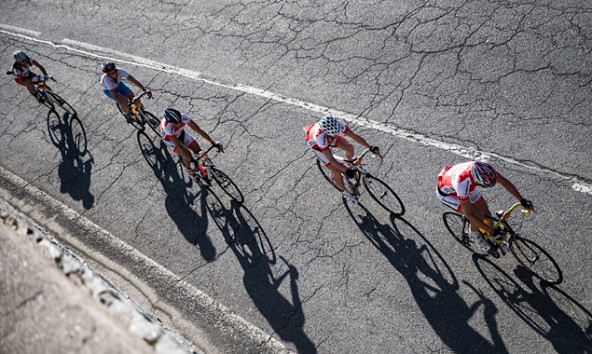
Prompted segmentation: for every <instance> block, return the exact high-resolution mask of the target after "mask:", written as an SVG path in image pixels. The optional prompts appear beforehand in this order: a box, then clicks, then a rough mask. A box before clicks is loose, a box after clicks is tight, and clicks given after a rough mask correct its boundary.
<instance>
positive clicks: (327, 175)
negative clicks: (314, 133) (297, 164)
mask: <svg viewBox="0 0 592 354" xmlns="http://www.w3.org/2000/svg"><path fill="white" fill-rule="evenodd" d="M317 167H318V168H319V171H321V174H322V175H323V177H325V179H326V180H327V182H329V183H331V185H332V186H333V187H335V189H337V190H338V191H340V189H339V188H337V185H336V184H335V182H333V175H332V173H331V171H330V170H329V169H328V168H326V167H324V166H323V165H322V164H321V160H319V159H317Z"/></svg>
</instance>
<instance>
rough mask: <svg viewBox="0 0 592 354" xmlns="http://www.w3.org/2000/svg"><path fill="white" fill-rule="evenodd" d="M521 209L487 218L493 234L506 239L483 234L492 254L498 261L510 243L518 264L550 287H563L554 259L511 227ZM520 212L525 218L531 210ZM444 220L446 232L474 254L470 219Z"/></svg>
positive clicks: (457, 216)
mask: <svg viewBox="0 0 592 354" xmlns="http://www.w3.org/2000/svg"><path fill="white" fill-rule="evenodd" d="M521 206H522V205H521V204H520V203H516V204H514V205H512V206H511V207H510V208H509V209H508V210H506V211H504V210H500V211H498V212H496V216H495V217H494V216H487V217H486V218H487V219H489V220H491V221H492V222H493V223H494V226H493V228H494V230H499V232H500V235H504V236H505V237H499V238H496V237H494V236H492V235H490V234H488V233H484V232H482V234H483V235H484V237H485V239H486V240H487V242H489V244H490V245H491V250H490V251H489V254H491V255H492V256H494V257H495V258H499V257H500V255H499V253H498V250H499V249H500V246H501V245H502V244H503V243H504V242H507V245H508V246H509V250H510V252H511V253H512V255H513V256H514V258H516V260H517V261H518V263H520V264H521V265H522V266H523V267H524V268H526V269H527V270H528V271H529V272H530V273H532V274H533V275H534V276H535V277H537V278H539V279H540V280H542V281H543V282H545V283H547V284H551V285H557V284H560V283H561V282H562V281H563V272H562V271H561V269H560V268H559V265H558V264H557V262H556V261H555V259H553V257H551V255H550V254H549V253H548V252H547V251H545V250H544V249H543V248H542V247H541V246H539V245H538V244H537V243H536V242H534V241H532V240H529V239H527V238H524V237H522V236H521V235H520V234H519V233H518V232H516V231H514V230H513V229H512V228H511V227H510V225H509V224H508V221H507V220H508V219H509V218H510V216H511V214H512V212H513V211H514V210H516V209H517V208H518V207H521ZM521 212H522V213H523V214H528V213H529V212H530V210H528V209H524V208H523V209H522V210H521ZM442 219H443V221H444V225H446V228H447V229H448V231H449V232H450V234H451V235H452V236H453V237H454V239H455V240H456V241H458V242H459V243H460V244H461V245H463V246H464V247H465V248H467V249H468V250H470V251H472V252H474V250H473V248H472V247H471V246H472V244H473V242H472V241H471V240H470V238H469V234H470V230H469V221H468V220H467V218H466V217H465V216H464V215H462V214H459V213H456V212H452V211H449V212H445V213H444V214H443V215H442ZM502 254H504V255H505V254H506V253H505V252H502Z"/></svg>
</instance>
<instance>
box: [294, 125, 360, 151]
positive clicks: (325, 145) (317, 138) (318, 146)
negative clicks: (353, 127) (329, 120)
mask: <svg viewBox="0 0 592 354" xmlns="http://www.w3.org/2000/svg"><path fill="white" fill-rule="evenodd" d="M343 126H344V128H343V131H341V132H340V133H339V134H346V133H347V132H349V126H348V125H347V124H345V123H344V124H343ZM304 133H305V134H306V145H308V147H309V148H311V149H314V150H319V151H327V150H328V149H329V148H330V147H331V146H332V144H333V143H334V142H335V140H337V138H339V136H340V135H337V136H335V137H330V136H328V135H327V134H325V133H323V131H322V130H321V125H320V124H319V123H316V124H313V125H309V126H307V127H304Z"/></svg>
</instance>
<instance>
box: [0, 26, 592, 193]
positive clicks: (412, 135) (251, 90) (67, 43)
mask: <svg viewBox="0 0 592 354" xmlns="http://www.w3.org/2000/svg"><path fill="white" fill-rule="evenodd" d="M4 27H10V28H12V29H14V30H15V31H17V32H23V33H25V32H27V31H29V30H26V29H19V28H17V27H13V26H7V25H2V24H0V28H4ZM0 32H2V33H6V34H9V35H15V36H18V37H22V38H25V39H28V40H30V41H35V42H39V43H44V44H49V45H51V46H53V47H60V48H64V49H67V50H71V51H74V52H77V53H81V54H85V55H88V56H90V57H95V58H102V59H107V60H113V61H118V62H122V63H127V64H132V65H136V66H142V67H146V68H150V69H153V70H157V71H161V72H166V73H171V74H176V75H179V76H182V77H185V78H189V79H193V80H196V81H201V82H204V83H206V84H209V85H213V86H220V87H223V88H226V89H229V90H234V91H240V92H244V93H247V94H251V95H255V96H259V97H263V98H266V99H269V100H273V101H276V102H281V103H284V104H287V105H291V106H295V107H299V108H303V109H306V110H310V111H313V112H317V113H321V114H332V115H335V116H338V117H340V118H343V119H344V120H347V121H349V122H354V123H355V124H357V125H359V126H362V127H366V128H371V129H375V130H379V131H381V132H384V133H386V134H390V135H392V136H396V137H398V138H402V139H406V140H410V141H414V142H417V143H420V144H422V145H426V146H431V147H435V148H438V149H441V150H445V151H449V152H451V153H453V154H456V155H459V156H462V157H465V158H469V159H477V158H479V159H483V160H487V159H490V158H492V157H493V158H496V159H499V160H503V161H505V162H508V163H511V164H513V165H517V166H520V167H522V168H526V169H529V170H532V171H536V172H539V173H544V174H547V175H552V176H553V177H555V178H559V179H560V180H563V181H566V182H569V183H571V184H572V186H571V187H572V189H573V190H575V191H578V192H581V193H586V194H589V195H592V185H590V184H587V183H586V182H583V181H581V180H579V179H578V178H575V177H572V176H567V175H563V174H561V173H558V172H556V171H552V170H550V169H546V168H541V167H538V166H532V165H528V164H525V163H523V162H520V161H518V160H515V159H513V158H510V157H507V156H502V155H498V154H496V153H492V152H485V151H481V150H477V149H474V148H471V147H465V146H461V145H457V144H450V143H446V142H443V141H439V140H436V139H433V138H430V137H428V136H425V135H423V134H418V133H416V132H412V131H409V130H405V129H398V128H391V127H388V126H386V125H384V124H383V123H379V122H375V121H372V120H369V119H367V118H365V117H361V116H358V115H355V114H351V113H347V112H342V111H339V110H335V109H331V108H329V107H325V106H321V105H317V104H314V103H310V102H305V101H301V100H298V99H295V98H290V97H285V96H282V95H279V94H277V93H274V92H271V91H268V90H264V89H259V88H256V87H252V86H246V85H241V84H238V83H237V84H232V83H223V82H220V81H214V80H212V79H207V78H205V77H204V76H203V75H202V73H200V72H197V71H193V70H189V69H184V68H181V67H176V66H172V65H168V64H166V63H161V62H158V61H154V60H151V59H146V58H143V57H139V56H136V55H132V54H127V53H123V52H119V51H116V50H112V49H109V48H103V47H99V46H96V45H93V44H88V43H84V42H79V41H75V40H72V39H67V38H65V39H63V40H62V41H61V42H60V43H53V42H50V41H45V40H40V39H37V38H31V37H26V36H23V35H20V34H16V33H10V32H6V31H2V30H0ZM29 32H32V33H38V32H33V31H29ZM91 51H92V52H91ZM96 52H101V53H104V54H97V53H96Z"/></svg>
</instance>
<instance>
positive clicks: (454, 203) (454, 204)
mask: <svg viewBox="0 0 592 354" xmlns="http://www.w3.org/2000/svg"><path fill="white" fill-rule="evenodd" d="M436 197H437V198H438V200H440V202H441V203H442V204H444V205H446V206H447V207H449V208H452V209H454V211H456V212H459V213H460V212H461V211H460V202H459V201H458V198H457V197H456V195H442V194H440V192H439V190H438V189H437V188H436Z"/></svg>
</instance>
